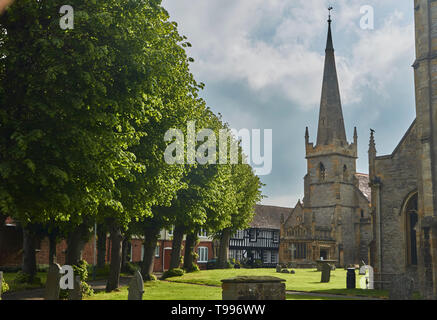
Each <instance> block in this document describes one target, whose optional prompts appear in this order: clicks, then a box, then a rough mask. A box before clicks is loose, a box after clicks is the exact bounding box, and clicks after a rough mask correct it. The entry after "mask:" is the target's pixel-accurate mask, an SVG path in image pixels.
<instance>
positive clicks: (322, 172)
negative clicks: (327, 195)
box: [319, 163, 326, 180]
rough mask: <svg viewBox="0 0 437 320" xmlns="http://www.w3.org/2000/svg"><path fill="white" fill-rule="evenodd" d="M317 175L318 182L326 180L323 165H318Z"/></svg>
mask: <svg viewBox="0 0 437 320" xmlns="http://www.w3.org/2000/svg"><path fill="white" fill-rule="evenodd" d="M319 175H320V180H325V178H326V169H325V166H324V165H323V163H320V166H319Z"/></svg>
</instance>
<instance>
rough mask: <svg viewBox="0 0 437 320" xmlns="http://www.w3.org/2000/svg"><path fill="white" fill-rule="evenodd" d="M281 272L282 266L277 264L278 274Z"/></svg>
mask: <svg viewBox="0 0 437 320" xmlns="http://www.w3.org/2000/svg"><path fill="white" fill-rule="evenodd" d="M281 271H282V267H281V265H279V264H277V265H276V272H281Z"/></svg>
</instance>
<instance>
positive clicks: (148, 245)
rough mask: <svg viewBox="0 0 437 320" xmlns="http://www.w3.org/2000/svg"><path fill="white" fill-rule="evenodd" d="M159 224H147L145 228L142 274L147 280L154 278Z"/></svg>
mask: <svg viewBox="0 0 437 320" xmlns="http://www.w3.org/2000/svg"><path fill="white" fill-rule="evenodd" d="M160 230H161V228H160V227H159V226H158V225H151V226H147V227H146V228H145V229H144V255H143V261H142V263H141V275H142V276H143V279H144V280H145V281H147V280H149V279H151V278H152V275H153V266H154V264H155V248H156V243H157V242H158V239H159V231H160Z"/></svg>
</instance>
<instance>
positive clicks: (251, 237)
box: [249, 229, 256, 242]
mask: <svg viewBox="0 0 437 320" xmlns="http://www.w3.org/2000/svg"><path fill="white" fill-rule="evenodd" d="M249 241H250V242H256V229H250V230H249Z"/></svg>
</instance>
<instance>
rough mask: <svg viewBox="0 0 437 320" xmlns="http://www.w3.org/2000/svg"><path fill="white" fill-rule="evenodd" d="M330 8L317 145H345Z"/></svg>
mask: <svg viewBox="0 0 437 320" xmlns="http://www.w3.org/2000/svg"><path fill="white" fill-rule="evenodd" d="M331 10H332V7H330V8H329V19H328V39H327V41H326V50H325V52H326V54H325V70H324V74H323V85H322V98H321V102H320V113H319V128H318V131H317V145H322V144H324V145H327V144H339V145H346V144H347V140H346V131H345V128H344V121H343V111H342V109H341V99H340V89H339V86H338V78H337V69H336V65H335V55H334V45H333V41H332V32H331V23H332V20H331Z"/></svg>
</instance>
